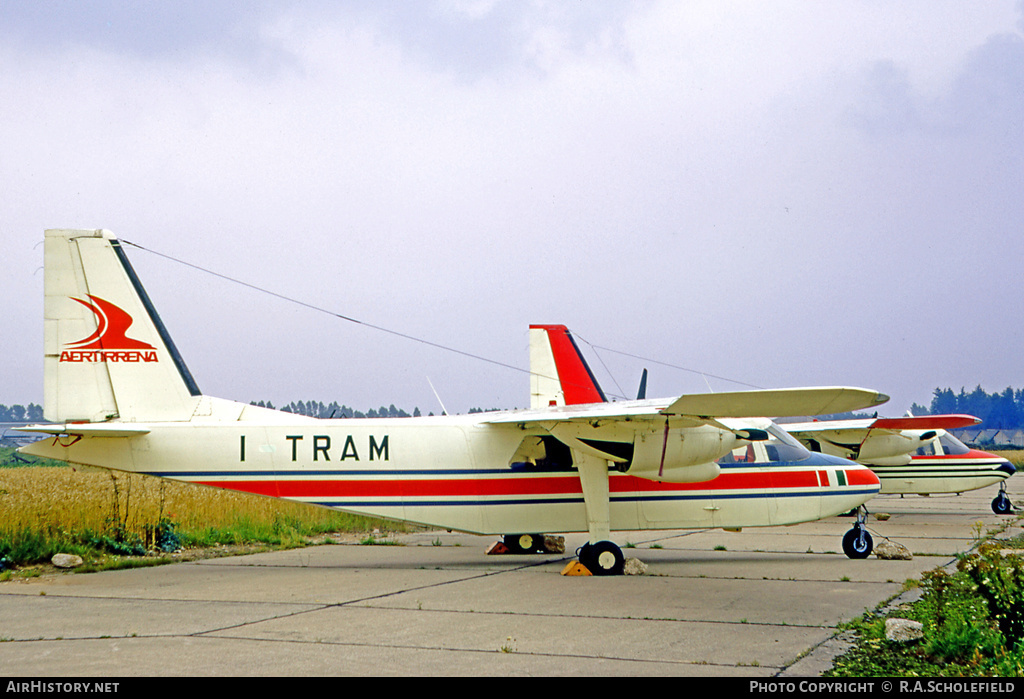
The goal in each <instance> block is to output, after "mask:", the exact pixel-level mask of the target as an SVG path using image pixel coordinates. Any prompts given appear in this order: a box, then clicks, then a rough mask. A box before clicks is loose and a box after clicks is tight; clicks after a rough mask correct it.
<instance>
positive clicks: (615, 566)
mask: <svg viewBox="0 0 1024 699" xmlns="http://www.w3.org/2000/svg"><path fill="white" fill-rule="evenodd" d="M572 458H573V462H574V463H575V464H576V466H577V469H578V470H579V474H580V483H581V485H582V486H583V502H584V504H585V505H586V508H587V530H588V532H589V533H590V541H589V542H587V543H586V544H584V545H583V546H582V547H580V549H579V553H578V555H579V558H580V563H582V564H583V566H584V567H586V569H587V570H589V571H590V572H591V573H593V574H594V575H622V572H623V569H624V568H625V561H626V559H625V556H623V555H622V549H620V548H619V547H618V546H616V545H615V544H614V543H612V542H611V541H609V539H610V538H611V526H610V525H611V522H610V520H611V515H610V509H609V494H608V462H607V461H604V460H602V459H598V458H597V457H594V456H590V455H589V454H583V453H581V452H578V451H575V450H573V454H572Z"/></svg>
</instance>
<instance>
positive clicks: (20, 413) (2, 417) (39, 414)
mask: <svg viewBox="0 0 1024 699" xmlns="http://www.w3.org/2000/svg"><path fill="white" fill-rule="evenodd" d="M42 419H43V407H42V406H41V405H36V404H35V403H29V404H28V407H27V408H26V407H25V406H24V405H12V406H11V407H9V408H8V407H7V406H6V405H4V404H3V403H0V422H39V421H41V420H42Z"/></svg>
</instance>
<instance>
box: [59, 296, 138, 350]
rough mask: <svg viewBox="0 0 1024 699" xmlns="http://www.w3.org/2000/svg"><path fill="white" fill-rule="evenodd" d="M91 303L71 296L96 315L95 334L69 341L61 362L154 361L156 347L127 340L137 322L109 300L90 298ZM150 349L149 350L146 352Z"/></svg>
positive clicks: (96, 297) (130, 339)
mask: <svg viewBox="0 0 1024 699" xmlns="http://www.w3.org/2000/svg"><path fill="white" fill-rule="evenodd" d="M88 296H89V300H88V301H85V300H83V299H79V298H75V297H73V296H72V297H69V298H71V300H72V301H77V302H78V303H80V304H82V305H83V306H85V307H86V308H88V309H89V310H90V311H92V312H93V315H95V316H96V331H95V332H94V333H92V334H91V335H89V336H88V337H86V338H83V339H81V340H78V341H77V342H69V343H67V344H66V345H65V350H64V351H63V352H61V355H60V361H62V362H103V361H114V362H117V361H121V362H155V361H157V358H156V347H154V346H153V345H151V344H149V343H148V342H143V341H142V340H134V339H132V338H130V337H128V335H127V332H128V328H130V327H131V325H132V323H134V322H135V319H134V318H132V317H131V315H130V314H129V313H128V312H127V311H125V310H124V309H123V308H120V307H118V306H116V305H114V304H112V303H111V302H110V301H107V300H105V299H101V298H99V297H98V296H93V295H91V294H89V295H88ZM146 350H148V351H146Z"/></svg>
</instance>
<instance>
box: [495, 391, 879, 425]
mask: <svg viewBox="0 0 1024 699" xmlns="http://www.w3.org/2000/svg"><path fill="white" fill-rule="evenodd" d="M887 400H889V396H887V395H885V394H883V393H878V392H877V391H870V390H867V389H864V388H851V387H845V386H833V387H814V388H783V389H772V390H758V391H733V392H729V393H694V394H685V395H682V396H678V397H676V398H670V399H661V400H635V401H620V402H616V403H588V404H584V405H564V406H552V407H548V408H539V409H532V410H521V411H514V412H509V413H502V414H500V415H498V416H496V417H495V418H494V419H492V420H487V421H486V422H489V423H491V424H500V423H538V422H559V421H591V420H616V419H620V420H627V419H628V420H641V419H650V420H653V419H656V418H682V419H684V420H685V419H687V418H689V419H691V420H692V421H693V422H694V424H701V423H705V422H708V421H709V419H714V418H723V417H725V418H728V417H735V418H746V417H780V416H795V415H822V414H827V413H835V412H847V411H850V410H863V409H865V408H870V407H873V406H876V405H880V404H882V403H884V402H885V401H887Z"/></svg>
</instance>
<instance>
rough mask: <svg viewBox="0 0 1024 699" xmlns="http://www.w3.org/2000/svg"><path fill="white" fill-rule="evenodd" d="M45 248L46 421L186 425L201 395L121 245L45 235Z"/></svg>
mask: <svg viewBox="0 0 1024 699" xmlns="http://www.w3.org/2000/svg"><path fill="white" fill-rule="evenodd" d="M45 245H46V247H45V252H44V256H45V263H44V290H45V291H44V293H45V301H44V370H43V378H44V386H45V393H44V401H43V403H44V405H43V414H44V417H45V418H46V419H47V420H51V421H54V422H66V421H81V420H86V421H90V422H99V421H105V420H111V419H120V420H122V421H136V422H144V421H176V420H188V419H190V418H191V416H192V414H193V412H194V410H195V408H196V405H197V403H198V400H199V396H200V395H201V393H200V391H199V388H198V386H196V383H195V380H194V379H193V378H192V375H191V374H190V373H189V371H188V368H187V367H186V366H185V363H184V361H182V359H181V356H180V355H179V354H178V351H177V349H176V348H175V346H174V343H173V342H172V341H171V338H170V335H168V333H167V330H166V328H165V327H164V325H163V322H162V321H161V320H160V317H159V315H157V312H156V310H155V309H154V307H153V304H152V303H151V302H150V300H149V296H148V295H147V294H146V291H145V289H143V287H142V284H141V283H140V282H139V279H138V277H137V276H136V274H135V271H134V270H133V269H132V266H131V264H130V263H129V262H128V258H127V257H126V255H125V253H124V250H123V249H122V247H121V243H120V241H118V240H117V239H116V238H115V237H114V236H113V234H112V233H110V231H105V230H48V231H46V243H45Z"/></svg>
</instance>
